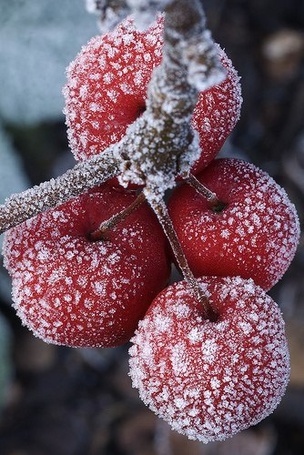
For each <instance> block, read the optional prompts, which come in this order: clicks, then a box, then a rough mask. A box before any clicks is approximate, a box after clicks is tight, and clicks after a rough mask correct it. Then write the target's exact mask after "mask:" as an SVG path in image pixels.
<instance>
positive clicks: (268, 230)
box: [168, 158, 300, 290]
mask: <svg viewBox="0 0 304 455" xmlns="http://www.w3.org/2000/svg"><path fill="white" fill-rule="evenodd" d="M196 177H197V179H198V181H199V182H201V183H202V184H203V185H204V186H206V187H207V188H209V189H210V190H211V191H212V192H213V193H215V194H216V195H217V198H218V200H219V201H220V202H217V203H216V204H215V205H214V204H213V203H212V202H210V201H208V200H207V199H206V198H205V197H203V196H202V195H201V194H200V193H199V192H198V191H196V189H194V188H192V187H190V186H189V185H187V184H183V185H181V186H180V187H179V188H176V189H175V190H174V191H173V193H172V196H171V198H170V201H169V204H168V209H169V213H170V216H171V219H172V222H173V225H174V228H175V230H176V232H177V235H178V238H179V240H180V243H181V245H182V248H183V251H184V254H185V256H186V258H187V260H188V263H189V266H190V268H191V270H192V272H193V273H194V275H195V276H196V277H198V276H204V275H210V276H211V275H215V276H242V277H243V278H252V279H253V280H254V281H255V282H256V284H258V285H260V286H261V287H262V288H263V289H265V290H268V289H270V288H271V287H272V286H274V284H276V283H277V282H278V281H279V279H280V278H281V277H282V276H283V274H284V273H285V272H286V270H287V268H288V266H289V264H290V262H291V261H292V259H293V257H294V255H295V252H296V249H297V245H298V241H299V235H300V229H299V221H298V216H297V213H296V210H295V207H294V205H293V204H292V203H291V202H290V200H289V199H288V197H287V194H286V192H285V190H284V189H283V188H281V187H280V186H279V185H278V184H277V183H276V182H275V181H274V180H273V179H272V178H271V177H270V176H269V175H268V174H267V173H266V172H264V171H262V170H260V169H258V168H257V167H256V166H254V165H253V164H251V163H247V162H244V161H242V160H238V159H228V158H223V159H216V160H214V161H213V162H212V163H211V164H210V165H209V166H208V167H207V168H206V169H204V170H203V171H202V172H201V173H200V174H199V175H197V176H196Z"/></svg>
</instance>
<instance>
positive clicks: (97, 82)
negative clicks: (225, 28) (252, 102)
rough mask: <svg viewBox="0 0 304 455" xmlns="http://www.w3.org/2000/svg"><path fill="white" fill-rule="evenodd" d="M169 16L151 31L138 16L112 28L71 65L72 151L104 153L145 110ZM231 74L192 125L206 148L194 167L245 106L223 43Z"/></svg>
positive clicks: (203, 101) (203, 96)
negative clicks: (140, 23) (139, 27)
mask: <svg viewBox="0 0 304 455" xmlns="http://www.w3.org/2000/svg"><path fill="white" fill-rule="evenodd" d="M162 47H163V16H160V17H159V18H158V20H157V21H156V22H155V23H154V24H152V26H151V27H150V28H149V29H147V30H146V31H144V32H142V31H138V30H137V29H136V28H135V26H134V23H133V20H132V18H127V19H126V20H124V21H123V22H122V23H121V24H120V25H119V26H118V27H116V29H115V30H113V31H112V32H110V33H108V34H106V35H102V36H97V37H94V38H93V39H92V40H91V41H90V42H89V43H88V44H87V45H86V46H84V47H83V48H82V50H81V52H80V53H79V54H78V55H77V57H76V58H75V60H74V61H73V62H72V63H71V64H70V66H69V67H68V70H67V84H66V86H65V87H64V90H63V93H64V96H65V101H66V105H65V114H66V123H67V126H68V138H69V143H70V147H71V150H72V152H73V154H74V156H75V157H76V159H78V160H85V159H86V158H88V157H91V156H93V155H96V154H99V153H100V152H102V151H103V150H104V149H106V148H107V147H108V146H109V145H111V144H113V143H115V142H118V141H119V140H120V139H121V138H122V137H123V136H124V134H125V133H126V130H127V127H128V126H129V125H130V124H131V123H132V122H134V121H135V120H136V119H137V118H138V117H139V116H140V115H141V114H142V112H143V111H144V110H145V103H146V97H147V87H148V84H149V82H150V79H151V76H152V72H153V70H154V69H155V68H156V67H157V66H158V65H160V63H161V60H162ZM217 50H218V54H219V58H220V60H221V62H222V64H223V66H224V67H225V69H226V71H227V76H226V79H225V80H224V81H223V82H222V83H220V84H218V85H216V86H214V87H212V88H210V89H208V90H206V91H204V92H201V93H200V95H199V99H198V102H197V105H196V107H195V109H194V113H193V118H192V126H193V128H194V129H195V130H196V131H197V132H198V136H199V144H200V147H201V149H202V153H201V155H200V158H199V159H198V160H197V161H196V162H195V164H194V166H193V169H192V171H193V172H194V173H197V172H199V170H201V169H202V168H204V167H205V166H206V165H207V164H208V163H209V162H210V161H211V160H212V159H213V158H214V156H215V155H217V153H218V152H219V150H220V148H221V147H222V145H223V143H224V142H225V140H226V138H227V136H228V135H229V134H230V132H231V131H232V129H233V127H234V126H235V124H236V122H237V120H238V118H239V114H240V107H241V102H242V99H241V93H240V84H239V78H238V75H237V73H236V71H235V69H234V68H233V66H232V64H231V61H230V60H229V59H228V57H227V55H226V54H225V52H224V51H223V50H221V49H220V47H219V46H217Z"/></svg>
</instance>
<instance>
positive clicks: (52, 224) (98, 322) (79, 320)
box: [4, 185, 170, 347]
mask: <svg viewBox="0 0 304 455" xmlns="http://www.w3.org/2000/svg"><path fill="white" fill-rule="evenodd" d="M134 198H135V196H134V195H133V194H131V193H130V192H122V191H119V190H115V189H113V188H111V187H109V186H107V185H103V186H101V187H98V188H95V189H94V190H91V191H89V192H88V193H86V194H83V195H81V196H79V197H77V198H75V199H72V200H71V201H69V202H66V203H64V204H62V205H61V206H59V207H57V208H55V209H52V210H49V211H48V212H45V213H42V214H40V215H38V216H37V217H35V218H32V219H30V220H28V221H27V222H25V223H23V224H21V225H20V226H18V227H16V228H13V229H11V230H10V231H8V232H7V234H6V237H5V245H4V257H5V265H6V267H7V269H8V271H9V273H10V275H11V277H12V286H13V301H14V307H15V308H16V310H17V314H18V315H19V316H20V317H21V319H22V321H23V323H24V324H25V325H26V326H28V327H29V328H30V329H31V330H32V331H33V332H34V334H35V335H37V336H39V337H41V338H42V339H44V340H45V341H48V342H52V343H55V344H65V345H69V346H99V347H112V346H117V345H120V344H122V343H124V342H126V341H128V340H129V338H130V337H131V336H132V334H133V332H134V330H135V328H136V326H137V322H138V320H139V319H140V318H141V317H142V316H143V315H144V313H145V311H146V309H147V308H148V306H149V304H150V303H151V301H152V300H153V298H154V297H155V295H156V294H157V293H158V292H159V291H160V290H161V289H162V288H163V287H164V286H165V285H166V284H167V280H168V278H169V274H170V261H169V259H168V256H169V255H168V254H167V243H166V239H165V237H164V234H163V233H162V230H161V227H160V225H159V224H158V221H157V219H156V217H155V216H154V214H153V212H152V211H151V210H150V208H149V207H148V205H147V203H144V204H142V205H141V206H140V207H138V208H137V209H136V211H134V212H133V213H131V214H130V215H129V216H128V218H127V219H125V220H124V221H121V222H120V223H119V224H118V225H117V226H116V227H115V229H112V230H110V231H109V232H106V235H105V236H104V238H101V239H100V240H99V241H92V240H90V233H92V232H93V231H95V230H96V229H97V228H98V226H99V225H100V223H101V222H102V221H104V220H107V219H108V218H110V217H111V216H112V215H113V214H116V213H117V212H120V211H121V210H122V209H124V208H125V207H126V206H128V205H129V204H130V203H132V202H133V201H134Z"/></svg>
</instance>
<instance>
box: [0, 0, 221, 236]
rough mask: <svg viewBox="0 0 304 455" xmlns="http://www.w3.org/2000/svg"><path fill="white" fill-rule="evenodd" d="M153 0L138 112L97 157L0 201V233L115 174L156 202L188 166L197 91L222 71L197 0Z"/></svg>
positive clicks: (195, 152)
mask: <svg viewBox="0 0 304 455" xmlns="http://www.w3.org/2000/svg"><path fill="white" fill-rule="evenodd" d="M101 3H102V2H101ZM103 3H104V2H103ZM106 3H107V4H108V3H110V2H106ZM111 3H113V2H111ZM152 3H153V2H152ZM161 3H163V5H166V8H165V28H164V48H163V61H162V63H161V65H160V66H159V67H158V68H156V70H155V71H154V73H153V75H152V79H151V82H150V85H149V87H148V97H147V102H146V107H147V108H146V111H145V112H144V113H143V114H142V115H141V117H139V118H138V119H137V120H136V121H135V122H134V123H133V124H132V125H131V126H130V127H129V128H128V129H127V132H126V135H125V136H124V137H123V138H122V140H121V141H120V142H119V143H117V144H115V145H114V146H111V147H109V148H108V149H107V150H106V151H104V152H102V153H101V154H100V155H98V156H95V157H94V158H91V159H89V160H86V161H84V162H81V163H79V164H77V165H76V166H75V167H74V168H73V169H72V170H70V171H68V172H67V173H65V174H64V175H63V176H61V177H58V178H57V179H53V180H51V181H50V182H45V183H42V184H41V185H39V186H37V187H34V188H32V189H30V190H27V191H25V192H24V193H21V194H20V195H13V196H11V197H10V198H9V199H8V200H7V201H6V203H5V204H4V205H3V206H0V232H4V231H5V230H7V229H9V228H11V227H13V226H15V225H17V224H19V223H21V222H23V221H25V220H26V219H28V218H30V217H32V216H34V215H37V214H38V213H40V212H43V211H45V210H47V209H49V208H52V207H55V206H57V205H59V204H61V203H63V202H65V201H67V200H68V199H70V198H72V197H75V196H77V195H79V194H81V193H83V192H84V191H86V190H88V189H89V188H92V187H94V186H96V185H98V184H100V183H102V182H104V181H106V180H107V179H109V178H110V177H112V176H113V175H119V179H120V183H121V184H123V185H124V186H127V184H128V183H130V182H131V183H135V184H142V185H143V186H144V189H143V192H144V195H145V196H146V198H147V199H148V198H149V197H150V196H151V195H152V196H153V200H155V198H156V196H157V197H158V198H159V199H160V200H161V199H162V198H163V196H164V193H165V191H166V190H167V189H169V188H172V187H174V186H175V181H176V177H177V176H178V175H181V174H183V173H185V172H186V173H187V172H189V171H190V168H191V166H192V164H193V163H194V161H196V159H197V158H198V157H199V155H200V149H199V146H198V138H197V134H196V133H195V132H194V131H193V129H192V126H191V117H192V114H193V109H194V107H195V104H196V102H197V98H198V94H199V91H200V90H201V89H202V87H204V89H207V88H209V87H210V86H212V85H213V84H215V83H218V82H220V80H222V78H223V77H224V74H225V73H224V70H223V68H222V66H221V64H220V62H219V58H218V56H217V53H216V50H215V46H214V44H213V41H212V40H211V38H210V34H209V33H208V32H207V31H206V19H205V13H204V11H203V8H202V6H201V4H200V2H199V0H192V1H191V2H189V1H188V0H175V1H174V0H166V1H165V0H164V1H163V2H161Z"/></svg>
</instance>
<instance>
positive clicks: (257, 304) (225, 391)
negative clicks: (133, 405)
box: [129, 277, 289, 443]
mask: <svg viewBox="0 0 304 455" xmlns="http://www.w3.org/2000/svg"><path fill="white" fill-rule="evenodd" d="M199 282H200V283H201V286H202V289H203V291H204V292H205V293H206V295H207V296H208V298H209V301H210V304H211V306H212V308H213V310H215V311H216V313H217V315H218V319H217V321H216V322H210V321H207V320H204V319H203V318H202V310H201V306H200V305H201V304H200V303H199V302H198V301H197V300H195V299H194V298H193V297H192V295H191V293H190V292H189V287H188V285H187V283H186V282H185V281H183V282H179V283H175V284H174V285H172V286H169V287H168V288H167V289H165V290H164V291H162V292H161V293H160V294H159V295H158V296H157V297H156V299H155V300H154V301H153V303H152V305H151V306H150V308H149V309H148V312H147V314H146V315H145V317H144V319H143V320H142V321H141V322H140V323H139V327H138V329H137V331H136V332H135V336H134V337H133V339H132V340H131V341H132V342H133V346H132V347H131V348H130V351H129V352H130V355H131V358H130V376H131V378H132V382H133V386H134V387H136V388H138V389H139V394H140V397H141V399H142V400H143V401H144V403H145V404H146V405H147V406H149V408H150V409H151V410H152V411H154V412H155V413H156V414H157V415H159V416H160V417H162V418H163V419H165V420H166V421H167V422H168V423H169V424H170V425H171V427H172V428H173V429H174V430H176V431H178V432H180V433H182V434H185V435H187V437H188V438H190V439H198V440H200V441H203V442H205V443H206V442H209V441H214V440H223V439H226V438H228V437H230V436H232V435H234V434H235V433H237V432H238V431H241V430H244V429H246V428H248V427H249V426H251V425H255V424H256V423H258V422H259V421H261V420H262V419H263V418H265V417H266V416H267V415H269V414H270V413H271V412H273V411H274V409H275V408H276V407H277V405H278V403H279V402H280V400H281V397H282V396H283V394H284V392H285V389H286V386H287V383H288V379H289V353H288V347H287V342H286V337H285V333H284V322H283V319H282V316H281V313H280V310H279V308H278V306H277V305H276V303H275V302H274V301H273V300H272V299H271V298H270V297H269V296H268V295H266V294H265V293H264V291H263V290H262V289H261V288H260V287H258V286H256V285H255V284H254V282H253V281H252V280H243V279H242V278H240V277H225V278H218V277H207V278H205V277H204V278H201V279H199Z"/></svg>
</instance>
